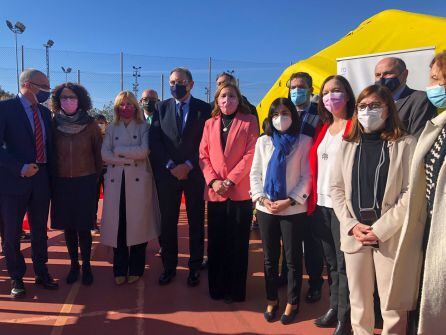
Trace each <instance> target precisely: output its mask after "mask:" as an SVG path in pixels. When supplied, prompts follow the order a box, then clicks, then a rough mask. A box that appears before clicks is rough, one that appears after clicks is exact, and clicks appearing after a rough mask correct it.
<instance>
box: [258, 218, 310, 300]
mask: <svg viewBox="0 0 446 335" xmlns="http://www.w3.org/2000/svg"><path fill="white" fill-rule="evenodd" d="M305 216H306V214H304V213H302V214H296V215H287V216H280V215H272V214H267V213H264V212H261V211H257V220H258V222H259V227H260V234H261V236H262V244H263V253H264V266H265V284H266V298H267V299H268V300H277V290H278V285H277V281H278V271H279V258H280V248H281V247H280V239H281V237H282V240H283V245H284V249H285V255H286V261H287V267H288V274H287V276H288V291H287V292H288V293H287V294H288V303H289V304H292V305H296V304H298V303H299V299H300V291H301V289H302V238H303V230H304V218H305Z"/></svg>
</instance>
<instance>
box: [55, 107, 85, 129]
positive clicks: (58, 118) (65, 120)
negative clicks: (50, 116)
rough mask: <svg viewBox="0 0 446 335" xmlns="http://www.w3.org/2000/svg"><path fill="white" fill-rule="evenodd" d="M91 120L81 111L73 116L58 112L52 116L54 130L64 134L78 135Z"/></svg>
mask: <svg viewBox="0 0 446 335" xmlns="http://www.w3.org/2000/svg"><path fill="white" fill-rule="evenodd" d="M92 120H93V118H92V117H91V116H90V115H88V113H87V112H85V111H83V110H81V109H80V110H78V111H77V112H76V113H75V114H73V115H67V114H65V113H64V112H63V111H60V112H59V113H57V114H56V115H55V116H54V121H55V122H56V128H57V129H58V130H60V131H61V132H63V133H66V134H77V133H80V132H81V131H82V130H84V129H85V127H86V126H87V125H88V124H89V123H90V122H91V121H92Z"/></svg>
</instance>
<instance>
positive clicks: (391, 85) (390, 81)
mask: <svg viewBox="0 0 446 335" xmlns="http://www.w3.org/2000/svg"><path fill="white" fill-rule="evenodd" d="M375 85H382V86H385V87H387V88H388V89H389V90H390V91H391V92H394V91H395V90H396V89H397V88H398V87H400V85H401V82H400V80H399V79H398V77H394V78H380V79H379V80H377V81H375Z"/></svg>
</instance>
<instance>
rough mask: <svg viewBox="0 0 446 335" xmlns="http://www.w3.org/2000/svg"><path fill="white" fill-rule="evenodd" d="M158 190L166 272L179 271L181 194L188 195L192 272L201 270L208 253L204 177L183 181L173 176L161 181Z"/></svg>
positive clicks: (163, 258) (161, 240)
mask: <svg viewBox="0 0 446 335" xmlns="http://www.w3.org/2000/svg"><path fill="white" fill-rule="evenodd" d="M191 173H192V172H191ZM157 189H158V199H159V204H160V211H161V238H160V242H161V248H162V254H161V256H162V260H163V266H164V269H165V270H175V268H176V267H177V265H178V219H179V215H180V206H181V195H182V193H183V192H184V195H185V198H186V212H187V220H188V222H189V252H190V258H189V269H190V270H194V271H198V270H200V267H201V264H202V263H203V253H204V200H203V194H204V179H203V177H202V176H196V175H195V176H194V177H189V178H188V179H187V180H182V181H179V180H177V179H176V178H174V177H173V176H172V177H170V176H169V178H164V179H162V180H158V181H157Z"/></svg>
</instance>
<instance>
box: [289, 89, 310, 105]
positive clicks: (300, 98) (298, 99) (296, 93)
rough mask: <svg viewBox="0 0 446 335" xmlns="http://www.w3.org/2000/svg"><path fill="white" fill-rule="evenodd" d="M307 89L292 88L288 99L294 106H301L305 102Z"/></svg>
mask: <svg viewBox="0 0 446 335" xmlns="http://www.w3.org/2000/svg"><path fill="white" fill-rule="evenodd" d="M307 97H308V89H306V88H299V87H297V88H293V89H292V90H290V99H291V101H292V102H293V104H294V105H295V106H299V105H303V104H304V103H305V102H306V101H307Z"/></svg>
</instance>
